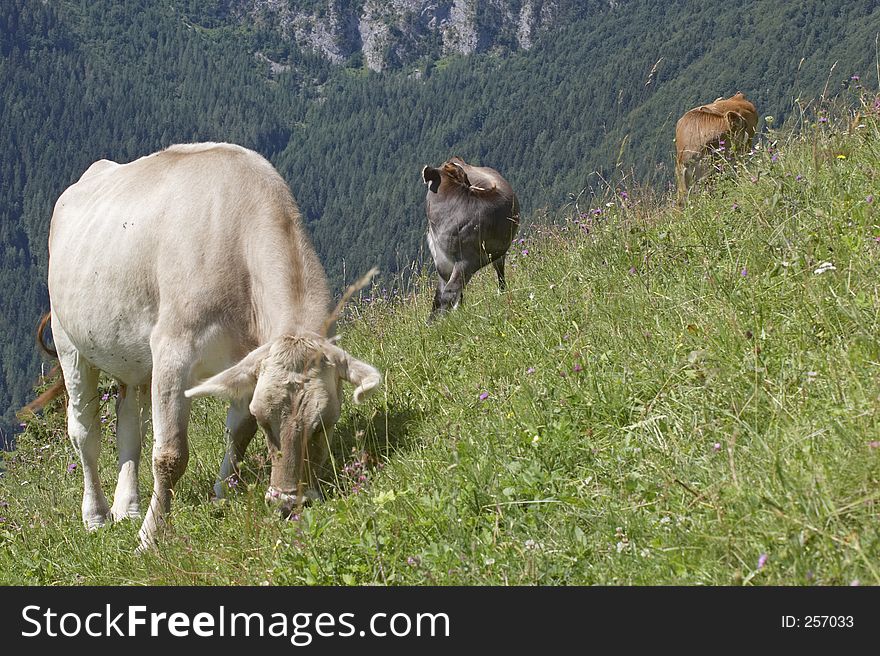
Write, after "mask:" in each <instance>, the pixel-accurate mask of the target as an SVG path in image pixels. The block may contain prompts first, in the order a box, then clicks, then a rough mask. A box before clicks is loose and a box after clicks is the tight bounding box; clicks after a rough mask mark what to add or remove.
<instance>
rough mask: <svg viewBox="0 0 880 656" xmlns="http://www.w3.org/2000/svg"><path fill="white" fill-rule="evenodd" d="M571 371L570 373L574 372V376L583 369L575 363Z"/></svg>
mask: <svg viewBox="0 0 880 656" xmlns="http://www.w3.org/2000/svg"><path fill="white" fill-rule="evenodd" d="M571 369H572V371H574V372H575V373H576V374H577V373H580V372H581V371H583V370H584V368H583V367H582V366H581V365H580V363H579V362H575V363H574V366H573V367H572V368H571Z"/></svg>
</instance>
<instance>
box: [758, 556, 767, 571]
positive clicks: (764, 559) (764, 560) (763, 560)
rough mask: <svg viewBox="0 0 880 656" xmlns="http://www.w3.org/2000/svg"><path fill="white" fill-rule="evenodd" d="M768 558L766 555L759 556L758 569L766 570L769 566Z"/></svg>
mask: <svg viewBox="0 0 880 656" xmlns="http://www.w3.org/2000/svg"><path fill="white" fill-rule="evenodd" d="M767 558H768V556H767V554H765V553H762V554H761V555H760V556H758V569H764V565H766V564H767Z"/></svg>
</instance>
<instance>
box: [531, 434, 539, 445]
mask: <svg viewBox="0 0 880 656" xmlns="http://www.w3.org/2000/svg"><path fill="white" fill-rule="evenodd" d="M540 441H541V436H540V435H534V436H532V444H537V443H538V442H540Z"/></svg>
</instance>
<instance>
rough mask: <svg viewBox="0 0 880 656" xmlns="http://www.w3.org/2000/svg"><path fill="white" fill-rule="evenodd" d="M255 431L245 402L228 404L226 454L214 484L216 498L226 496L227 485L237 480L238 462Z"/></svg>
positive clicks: (252, 419) (255, 421)
mask: <svg viewBox="0 0 880 656" xmlns="http://www.w3.org/2000/svg"><path fill="white" fill-rule="evenodd" d="M256 432H257V420H256V419H254V416H253V415H252V414H251V413H250V410H248V404H247V402H243V403H233V404H232V405H231V406H229V412H227V413H226V455H225V456H224V457H223V463H222V464H221V465H220V473H219V474H218V475H217V482H216V483H215V484H214V496H215V497H216V498H217V499H222V498H223V497H224V496H226V488H227V486H230V485H235V484H236V483H237V482H238V478H239V469H238V466H239V463H240V462H241V459H242V458H244V452H245V450H246V449H247V447H248V444H250V442H251V440H252V439H253V437H254V433H256Z"/></svg>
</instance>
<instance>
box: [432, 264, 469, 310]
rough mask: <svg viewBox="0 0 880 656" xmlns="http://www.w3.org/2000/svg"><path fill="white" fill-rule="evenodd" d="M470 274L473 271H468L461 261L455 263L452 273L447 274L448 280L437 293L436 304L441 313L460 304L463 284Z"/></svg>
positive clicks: (466, 281)
mask: <svg viewBox="0 0 880 656" xmlns="http://www.w3.org/2000/svg"><path fill="white" fill-rule="evenodd" d="M472 275H473V273H472V272H469V271H468V269H467V267H466V265H465V264H464V263H463V262H456V263H455V266H454V267H453V268H452V275H451V276H449V280H448V281H446V284H445V285H444V286H443V290H442V291H441V292H440V293H439V298H438V305H439V312H440V313H441V314H442V313H443V312H448V311H449V310H454V309H455V308H457V307H458V306H459V305H460V304H461V300H462V292H463V291H464V286H465V285H466V284H467V283H468V280H470V278H471V276H472Z"/></svg>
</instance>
